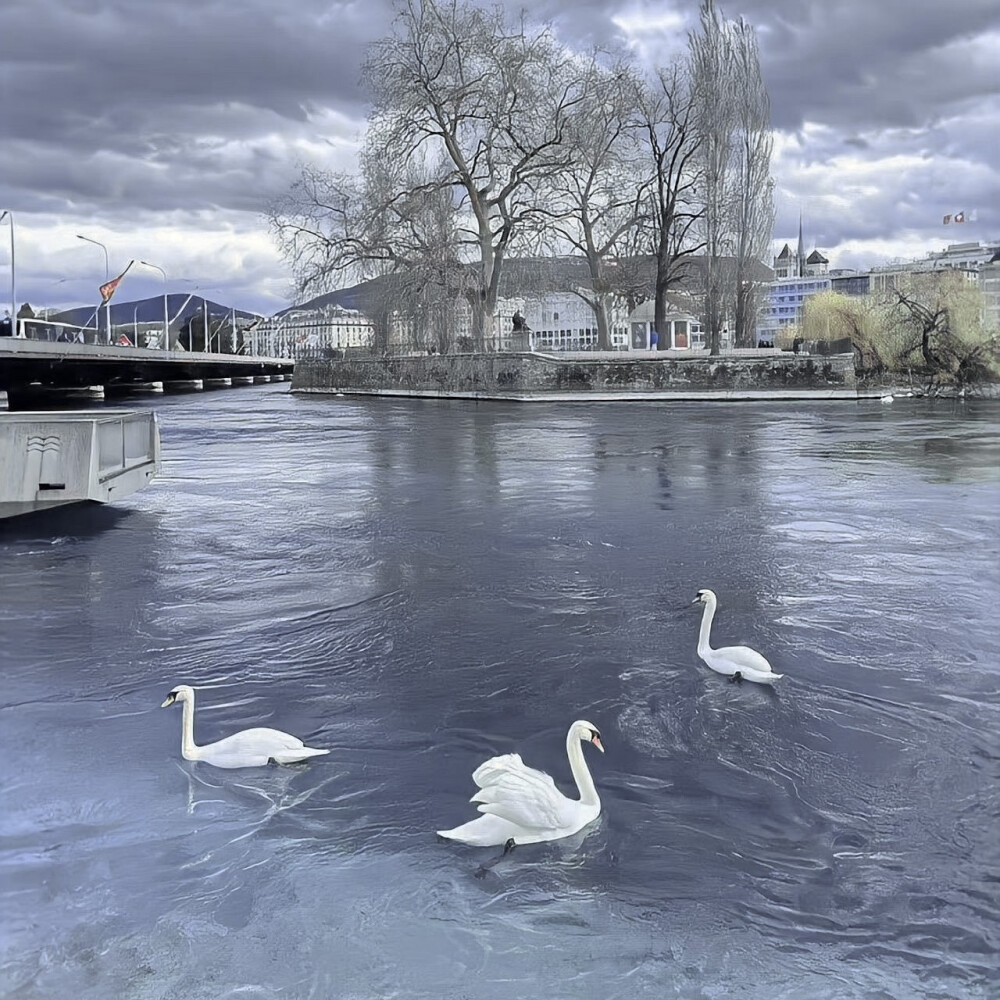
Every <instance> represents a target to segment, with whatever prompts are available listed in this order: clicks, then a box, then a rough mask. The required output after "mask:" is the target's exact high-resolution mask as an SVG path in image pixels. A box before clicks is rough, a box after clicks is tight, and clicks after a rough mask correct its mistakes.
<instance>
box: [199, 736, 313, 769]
mask: <svg viewBox="0 0 1000 1000" xmlns="http://www.w3.org/2000/svg"><path fill="white" fill-rule="evenodd" d="M327 752H328V751H326V750H314V749H312V748H311V747H307V746H306V745H305V744H304V743H303V742H302V740H300V739H299V738H298V737H296V736H292V735H291V733H283V732H282V731H281V730H280V729H267V728H263V727H259V728H256V729H244V730H242V731H241V732H238V733H233V735H232V736H227V737H226V738H225V739H221V740H219V741H218V743H209V744H208V745H207V746H204V747H201V748H199V751H198V757H199V758H200V759H201V760H205V761H208V763H210V764H214V765H215V766H216V767H263V766H264V765H265V764H267V763H268V761H270V760H276V761H277V762H278V763H279V764H291V763H295V762H296V761H299V760H305V758H306V757H313V756H316V755H318V754H325V753H327Z"/></svg>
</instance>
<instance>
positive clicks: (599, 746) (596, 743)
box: [590, 733, 604, 753]
mask: <svg viewBox="0 0 1000 1000" xmlns="http://www.w3.org/2000/svg"><path fill="white" fill-rule="evenodd" d="M590 742H591V743H593V744H594V746H595V747H597V749H598V750H600V751H601V753H604V744H603V743H602V742H601V737H600V736H598V735H597V733H594V735H593V736H591V737H590Z"/></svg>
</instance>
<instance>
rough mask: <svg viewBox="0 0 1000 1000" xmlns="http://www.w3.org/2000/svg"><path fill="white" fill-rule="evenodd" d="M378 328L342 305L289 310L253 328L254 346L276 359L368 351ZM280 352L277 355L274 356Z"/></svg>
mask: <svg viewBox="0 0 1000 1000" xmlns="http://www.w3.org/2000/svg"><path fill="white" fill-rule="evenodd" d="M374 333H375V328H374V326H373V325H372V322H371V320H369V319H368V318H367V317H366V316H365V315H364V314H363V313H361V312H360V311H359V310H357V309H345V308H344V307H343V306H339V305H330V304H327V305H323V306H322V307H320V308H309V307H308V306H305V307H298V308H292V309H287V310H285V311H284V312H282V313H279V314H278V315H277V316H273V317H271V318H270V319H267V320H264V321H263V322H262V323H260V324H259V325H258V326H256V327H254V328H253V332H252V334H251V337H252V339H253V341H254V342H255V343H259V344H262V345H267V346H266V348H265V353H270V355H271V356H273V357H296V356H298V355H301V354H303V353H305V352H306V351H309V350H317V349H323V348H326V349H331V350H343V349H345V348H352V347H353V348H359V347H361V348H369V347H371V345H372V343H373V341H374ZM275 352H277V353H275Z"/></svg>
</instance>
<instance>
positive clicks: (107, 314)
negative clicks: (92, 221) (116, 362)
mask: <svg viewBox="0 0 1000 1000" xmlns="http://www.w3.org/2000/svg"><path fill="white" fill-rule="evenodd" d="M76 238H77V239H78V240H86V241H87V242H88V243H93V244H94V245H95V246H99V247H100V248H101V249H102V250H103V251H104V282H105V284H107V282H108V281H109V280H110V278H111V267H110V265H109V264H108V248H107V247H106V246H105V245H104V244H103V243H101V242H100V240H92V239H91V238H90V237H89V236H81V235H80V234H79V233H77V234H76ZM104 330H105V332H106V333H107V337H108V343H109V344H110V343H111V300H110V299H108V301H107V302H106V303H105V308H104Z"/></svg>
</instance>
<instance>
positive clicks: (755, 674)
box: [691, 590, 785, 684]
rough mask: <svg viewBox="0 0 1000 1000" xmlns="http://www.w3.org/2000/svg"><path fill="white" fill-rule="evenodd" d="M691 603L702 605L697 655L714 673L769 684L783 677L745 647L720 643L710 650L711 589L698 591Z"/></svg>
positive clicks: (714, 603) (714, 601)
mask: <svg viewBox="0 0 1000 1000" xmlns="http://www.w3.org/2000/svg"><path fill="white" fill-rule="evenodd" d="M691 603H692V604H704V605H705V612H704V614H703V615H702V616H701V631H700V632H699V633H698V655H699V656H700V657H701V658H702V660H703V661H704V662H705V664H706V665H707V666H709V667H711V669H712V670H714V671H715V672H716V673H717V674H725V675H726V676H727V677H729V678H730V680H733V681H736V682H737V683H739V682H740V681H745V680H746V681H755V682H756V683H757V684H773V683H774V682H775V681H777V680H780V679H781V678H782V677H784V676H785V675H784V674H776V673H775V672H774V671H773V670H772V669H771V664H770V663H768V662H767V660H766V659H764V657H763V656H761V655H760V653H758V652H757V650H755V649H751V648H750V647H749V646H722V647H720V648H719V649H712V647H711V646H710V645H709V633H710V632H711V631H712V619H713V618H714V617H715V609H716V607H717V606H718V600H717V598H716V596H715V594H714V593H712V591H711V590H699V591H698V595H697V596H696V597H695V599H694V601H692V602H691Z"/></svg>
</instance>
